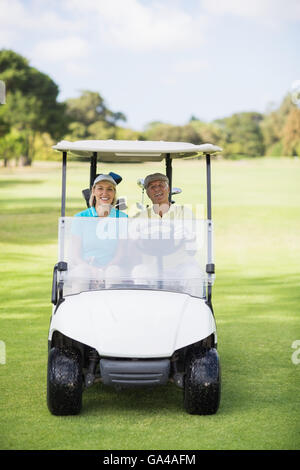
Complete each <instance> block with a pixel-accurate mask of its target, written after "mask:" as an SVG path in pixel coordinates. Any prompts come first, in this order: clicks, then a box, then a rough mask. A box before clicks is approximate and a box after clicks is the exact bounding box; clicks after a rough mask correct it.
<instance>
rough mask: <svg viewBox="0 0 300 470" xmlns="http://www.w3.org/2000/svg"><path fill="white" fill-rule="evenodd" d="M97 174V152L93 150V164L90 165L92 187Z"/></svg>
mask: <svg viewBox="0 0 300 470" xmlns="http://www.w3.org/2000/svg"><path fill="white" fill-rule="evenodd" d="M96 174H97V152H93V155H91V166H90V189H92V186H93V182H94V181H95V178H96Z"/></svg>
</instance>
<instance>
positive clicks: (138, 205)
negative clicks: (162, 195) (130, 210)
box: [136, 202, 146, 211]
mask: <svg viewBox="0 0 300 470" xmlns="http://www.w3.org/2000/svg"><path fill="white" fill-rule="evenodd" d="M136 207H137V208H138V210H140V211H144V210H145V209H146V207H145V206H144V204H142V203H141V202H137V203H136Z"/></svg>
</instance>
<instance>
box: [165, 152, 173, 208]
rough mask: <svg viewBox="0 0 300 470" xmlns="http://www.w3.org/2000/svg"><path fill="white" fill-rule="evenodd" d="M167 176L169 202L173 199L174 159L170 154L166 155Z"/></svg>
mask: <svg viewBox="0 0 300 470" xmlns="http://www.w3.org/2000/svg"><path fill="white" fill-rule="evenodd" d="M166 175H167V177H168V178H169V185H170V193H169V201H170V202H171V199H172V159H171V156H170V154H169V153H167V154H166Z"/></svg>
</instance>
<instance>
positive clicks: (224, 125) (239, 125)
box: [214, 112, 264, 157]
mask: <svg viewBox="0 0 300 470" xmlns="http://www.w3.org/2000/svg"><path fill="white" fill-rule="evenodd" d="M262 119H263V115H262V114H260V113H255V112H243V113H236V114H233V115H232V116H229V117H226V118H224V119H218V120H216V121H214V124H215V125H216V126H217V127H218V129H219V132H220V135H222V141H221V142H220V145H221V146H223V147H224V152H223V154H224V156H249V157H256V156H262V155H264V139H263V135H262V131H261V127H260V123H261V121H262Z"/></svg>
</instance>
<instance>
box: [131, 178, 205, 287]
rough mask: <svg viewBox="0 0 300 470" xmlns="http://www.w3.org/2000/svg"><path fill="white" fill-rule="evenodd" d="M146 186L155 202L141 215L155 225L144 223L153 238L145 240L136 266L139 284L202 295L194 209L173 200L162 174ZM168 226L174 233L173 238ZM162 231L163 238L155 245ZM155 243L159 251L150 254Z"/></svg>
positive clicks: (148, 194)
mask: <svg viewBox="0 0 300 470" xmlns="http://www.w3.org/2000/svg"><path fill="white" fill-rule="evenodd" d="M144 187H145V190H146V193H147V196H148V197H149V198H150V199H151V202H152V204H153V205H152V207H148V208H147V209H146V210H144V211H142V212H140V213H139V214H138V215H137V217H138V218H141V219H151V224H150V226H149V225H148V224H146V225H145V224H144V225H142V231H143V233H144V234H145V230H147V229H148V237H149V240H148V241H147V240H146V241H145V245H144V246H145V249H144V253H143V261H142V263H141V264H138V265H136V266H135V268H134V269H133V278H134V280H135V283H136V284H139V283H145V284H147V283H149V284H150V285H151V284H152V285H155V283H156V284H157V283H158V284H159V285H160V286H161V287H160V288H162V289H167V290H175V291H179V292H186V293H190V294H192V295H197V296H199V295H200V296H201V295H202V292H204V291H203V272H202V270H201V268H200V266H199V264H198V262H197V261H196V258H195V253H196V251H194V249H195V241H196V240H195V225H194V222H193V221H195V218H194V216H193V213H192V211H191V210H190V209H188V208H187V207H185V206H183V205H177V204H172V203H171V202H170V200H169V195H170V185H169V179H168V178H167V176H165V175H163V174H162V173H154V174H151V175H148V176H146V178H145V180H144ZM159 221H161V222H159ZM168 228H169V229H170V234H171V233H172V235H171V236H170V239H169V240H168V239H167V238H168V235H167V232H168ZM158 231H160V237H162V239H161V241H159V240H158V241H157V245H155V239H156V237H158ZM152 236H154V244H152V242H151V237H152ZM146 238H147V237H146ZM151 245H152V246H154V247H155V246H157V251H156V252H155V251H154V252H152V253H149V246H150V247H151ZM158 263H160V268H159V264H158ZM162 266H163V267H162Z"/></svg>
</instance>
